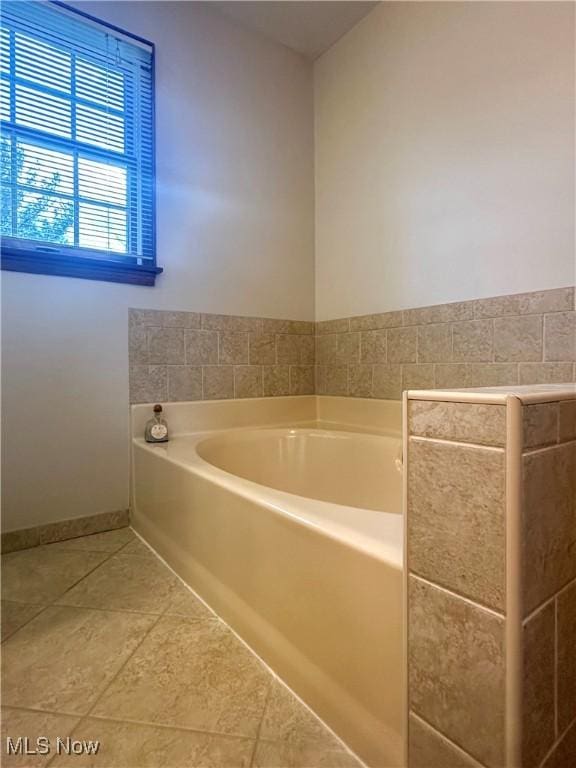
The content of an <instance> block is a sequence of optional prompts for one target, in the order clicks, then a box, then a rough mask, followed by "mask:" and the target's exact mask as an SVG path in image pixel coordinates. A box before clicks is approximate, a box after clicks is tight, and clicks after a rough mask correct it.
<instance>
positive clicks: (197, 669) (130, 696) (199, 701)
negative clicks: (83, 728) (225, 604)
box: [93, 616, 270, 737]
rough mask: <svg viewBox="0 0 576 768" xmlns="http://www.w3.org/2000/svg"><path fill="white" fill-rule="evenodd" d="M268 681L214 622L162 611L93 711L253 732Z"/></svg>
mask: <svg viewBox="0 0 576 768" xmlns="http://www.w3.org/2000/svg"><path fill="white" fill-rule="evenodd" d="M269 680H270V676H269V674H268V672H267V671H266V670H265V668H264V667H263V666H262V665H261V664H260V662H259V661H258V660H257V659H256V658H255V656H253V654H251V653H250V652H249V651H248V650H247V649H246V648H245V647H244V646H243V645H242V644H241V643H240V642H239V641H238V640H237V639H236V638H235V637H234V635H233V634H232V633H231V632H230V631H229V630H228V629H226V628H225V627H224V626H223V625H222V624H220V623H219V622H216V621H189V620H187V619H177V618H173V617H167V616H166V617H163V618H162V619H161V620H160V621H159V622H158V624H157V625H156V626H155V627H154V629H153V630H152V631H151V632H150V634H149V635H148V637H147V638H146V640H145V641H144V642H143V643H142V645H141V647H140V648H139V649H138V651H137V652H136V653H135V654H134V655H133V657H132V658H131V659H130V661H129V662H128V664H126V666H125V667H124V669H123V670H122V672H121V673H120V674H119V675H118V677H117V678H116V680H114V682H113V684H112V685H111V686H110V688H109V689H108V690H107V691H106V693H105V694H104V696H103V697H102V699H101V700H100V701H99V702H98V704H97V705H96V707H95V709H94V711H93V714H94V715H99V716H102V717H111V718H115V719H119V720H123V719H124V720H127V719H130V720H138V721H140V722H147V723H151V724H160V723H161V724H164V725H172V726H175V727H184V728H194V729H197V730H205V731H211V732H215V733H227V734H236V735H239V736H249V737H254V736H255V735H256V732H257V730H258V725H259V723H260V720H261V717H262V712H263V709H264V702H265V698H266V693H267V690H268V685H269Z"/></svg>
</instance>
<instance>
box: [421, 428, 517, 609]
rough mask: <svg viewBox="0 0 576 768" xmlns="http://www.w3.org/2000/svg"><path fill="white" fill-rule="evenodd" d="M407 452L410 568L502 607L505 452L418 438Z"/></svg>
mask: <svg viewBox="0 0 576 768" xmlns="http://www.w3.org/2000/svg"><path fill="white" fill-rule="evenodd" d="M408 452H409V453H408V517H407V525H408V562H409V567H410V570H411V571H414V572H415V573H417V574H419V575H420V576H423V577H424V578H426V579H429V580H430V581H434V582H435V583H437V584H441V585H442V586H444V587H447V588H448V589H453V590H454V591H456V592H458V593H459V594H462V595H465V596H466V597H469V598H471V599H472V600H475V601H477V602H479V603H482V604H483V605H487V606H489V607H491V608H494V609H496V610H500V611H503V610H504V604H505V536H504V534H505V472H504V463H505V461H504V452H503V451H502V450H499V449H494V448H480V447H476V446H474V447H473V446H466V445H451V444H449V443H441V442H434V441H431V440H426V439H421V438H415V437H411V438H410V440H409V448H408Z"/></svg>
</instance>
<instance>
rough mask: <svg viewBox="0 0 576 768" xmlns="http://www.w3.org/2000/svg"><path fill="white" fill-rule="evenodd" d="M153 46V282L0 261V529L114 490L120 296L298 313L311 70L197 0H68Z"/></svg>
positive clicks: (122, 367)
mask: <svg viewBox="0 0 576 768" xmlns="http://www.w3.org/2000/svg"><path fill="white" fill-rule="evenodd" d="M80 5H81V7H82V8H83V9H85V10H89V11H90V12H91V13H93V14H95V15H97V16H99V17H100V18H103V19H106V20H109V21H111V22H113V23H115V24H117V25H119V26H121V27H124V28H126V29H128V30H130V31H132V32H135V33H137V34H140V35H142V36H144V37H146V38H148V39H150V40H153V41H154V42H155V43H156V44H157V64H156V81H157V93H156V99H157V100H156V108H157V174H158V179H157V181H158V263H159V264H160V265H161V266H163V267H164V268H165V274H164V275H163V276H161V278H160V279H159V281H158V284H157V287H156V288H144V287H130V286H122V285H113V284H110V283H101V282H91V281H87V280H75V279H70V278H61V277H43V276H35V275H25V274H16V273H8V272H3V273H2V293H3V314H2V326H3V328H2V331H3V365H4V374H3V382H2V383H3V406H4V418H3V439H4V445H3V460H4V483H3V485H4V489H3V491H4V493H3V528H4V529H5V530H9V529H16V528H22V527H25V526H30V525H35V524H37V523H44V522H50V521H52V520H58V519H62V518H66V517H75V516H82V515H89V514H93V513H97V512H101V511H108V510H113V509H119V508H122V507H126V506H127V504H128V456H129V444H128V307H130V306H132V307H150V308H165V309H168V308H169V309H189V310H196V311H204V312H216V313H218V312H222V313H231V314H248V315H252V314H256V315H263V316H270V317H276V318H291V319H306V320H311V319H313V313H314V307H313V299H314V296H313V294H314V274H313V172H312V169H313V155H312V152H313V131H312V76H311V69H310V65H309V64H308V63H307V62H305V61H304V59H302V58H301V57H300V56H298V55H296V54H294V53H292V52H290V51H289V50H288V49H287V48H284V47H283V46H280V45H276V44H274V43H272V42H269V41H267V40H265V39H264V38H263V37H261V36H259V35H256V34H251V33H250V32H247V31H246V30H244V29H242V28H240V27H238V26H236V25H235V24H234V22H231V21H229V20H227V19H226V18H225V17H223V16H220V15H219V14H217V13H216V12H215V11H212V10H210V9H206V8H204V7H202V6H201V5H199V4H196V3H166V2H162V3H156V2H145V3H131V2H122V3H107V2H106V3H81V4H80Z"/></svg>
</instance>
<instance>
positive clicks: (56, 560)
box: [2, 547, 108, 604]
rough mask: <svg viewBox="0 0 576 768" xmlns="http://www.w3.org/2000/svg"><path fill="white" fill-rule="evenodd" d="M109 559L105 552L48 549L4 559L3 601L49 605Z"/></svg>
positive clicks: (37, 548) (31, 551)
mask: <svg viewBox="0 0 576 768" xmlns="http://www.w3.org/2000/svg"><path fill="white" fill-rule="evenodd" d="M107 557H108V554H107V553H104V552H100V553H98V552H63V551H61V550H49V549H47V548H44V547H35V548H34V549H26V550H24V551H22V552H11V553H10V554H9V555H3V557H2V597H3V599H4V600H14V601H16V602H21V603H31V604H42V603H49V602H51V601H52V600H54V599H55V598H57V597H59V596H60V595H61V594H63V593H64V592H65V591H66V590H67V589H69V588H70V587H71V586H72V585H73V584H75V583H76V582H77V581H78V580H79V579H81V578H82V577H83V576H85V575H86V574H87V573H90V571H92V570H93V569H94V568H96V566H97V565H99V564H100V563H101V562H103V561H104V560H105V559H106V558H107Z"/></svg>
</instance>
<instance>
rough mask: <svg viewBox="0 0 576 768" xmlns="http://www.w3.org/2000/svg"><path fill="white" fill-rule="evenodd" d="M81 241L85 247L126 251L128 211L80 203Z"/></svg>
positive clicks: (117, 251) (81, 244)
mask: <svg viewBox="0 0 576 768" xmlns="http://www.w3.org/2000/svg"><path fill="white" fill-rule="evenodd" d="M79 224H80V243H79V245H80V246H81V247H83V248H97V249H99V250H105V251H114V252H116V253H126V212H125V211H119V210H116V209H113V208H105V207H104V206H101V205H90V204H89V203H80V215H79Z"/></svg>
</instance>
